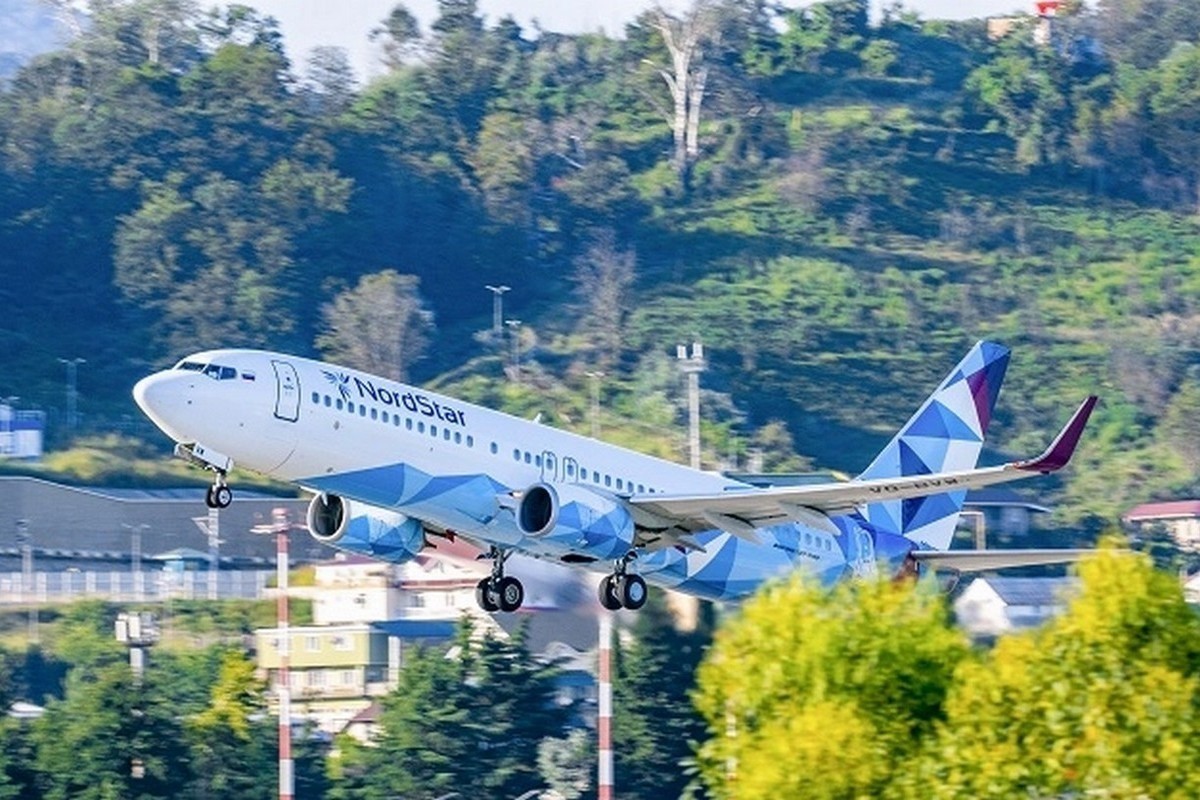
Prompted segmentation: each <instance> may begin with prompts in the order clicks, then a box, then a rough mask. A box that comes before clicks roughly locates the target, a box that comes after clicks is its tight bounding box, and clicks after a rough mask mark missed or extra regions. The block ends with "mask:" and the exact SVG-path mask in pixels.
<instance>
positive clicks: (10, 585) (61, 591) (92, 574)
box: [0, 570, 275, 605]
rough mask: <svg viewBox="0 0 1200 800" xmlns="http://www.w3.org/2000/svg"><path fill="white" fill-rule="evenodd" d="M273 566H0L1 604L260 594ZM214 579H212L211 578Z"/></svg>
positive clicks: (251, 596)
mask: <svg viewBox="0 0 1200 800" xmlns="http://www.w3.org/2000/svg"><path fill="white" fill-rule="evenodd" d="M274 575H275V573H274V571H271V570H253V571H252V570H222V571H217V572H216V573H209V572H175V571H163V570H156V571H153V572H129V571H95V570H86V571H83V570H63V571H57V572H35V573H33V575H32V580H30V581H29V582H28V583H26V582H25V581H24V580H23V578H24V575H23V574H22V573H20V572H0V605H21V604H28V603H33V602H36V603H66V602H70V601H72V600H81V599H84V598H87V599H99V600H111V601H114V602H122V603H137V602H154V601H157V600H171V599H173V600H203V599H207V598H215V599H218V600H260V599H262V598H264V597H265V596H266V593H265V589H266V585H267V579H268V577H271V576H274ZM214 577H215V579H216V583H215V586H214V585H213V578H214Z"/></svg>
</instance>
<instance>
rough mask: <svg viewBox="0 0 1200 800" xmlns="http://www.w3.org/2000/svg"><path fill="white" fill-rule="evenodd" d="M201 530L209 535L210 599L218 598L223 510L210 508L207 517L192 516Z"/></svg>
mask: <svg viewBox="0 0 1200 800" xmlns="http://www.w3.org/2000/svg"><path fill="white" fill-rule="evenodd" d="M192 522H194V523H196V527H197V528H199V529H200V532H201V533H203V534H205V535H206V536H207V537H208V599H209V600H216V599H217V575H218V570H220V568H221V510H220V509H219V508H210V509H209V510H208V516H207V517H192Z"/></svg>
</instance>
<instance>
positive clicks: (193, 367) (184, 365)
mask: <svg viewBox="0 0 1200 800" xmlns="http://www.w3.org/2000/svg"><path fill="white" fill-rule="evenodd" d="M175 369H182V370H187V371H188V372H203V371H204V365H203V364H201V363H200V362H199V361H180V362H179V363H178V364H176V365H175Z"/></svg>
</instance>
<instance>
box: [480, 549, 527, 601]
mask: <svg viewBox="0 0 1200 800" xmlns="http://www.w3.org/2000/svg"><path fill="white" fill-rule="evenodd" d="M511 554H512V553H511V551H509V552H504V551H502V550H500V548H498V547H493V548H492V549H491V552H490V553H489V554H488V557H489V558H491V559H492V574H491V576H489V577H487V578H484V579H483V580H481V581H480V582H479V583H478V584H477V585H476V586H475V602H477V603H479V607H480V608H482V609H483V610H484V611H487V612H489V613H494V612H496V611H505V612H509V611H516V610H517V609H518V608H520V607H521V603H523V602H525V587H524V586H522V585H521V581H519V580H517V579H516V578H514V577H512V576H511V575H505V574H504V562H505V561H507V560H508V557H509V556H510V555H511Z"/></svg>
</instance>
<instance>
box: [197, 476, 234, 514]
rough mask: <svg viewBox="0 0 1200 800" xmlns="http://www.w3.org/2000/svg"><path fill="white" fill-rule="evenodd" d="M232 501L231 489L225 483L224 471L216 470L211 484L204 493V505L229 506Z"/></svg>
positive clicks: (211, 506) (214, 506)
mask: <svg viewBox="0 0 1200 800" xmlns="http://www.w3.org/2000/svg"><path fill="white" fill-rule="evenodd" d="M232 502H233V490H232V489H230V488H229V486H227V485H226V483H225V473H223V472H218V473H217V478H216V480H215V481H214V482H213V485H212V486H210V487H208V491H207V492H205V494H204V505H206V506H208V507H209V508H229V504H230V503H232Z"/></svg>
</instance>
